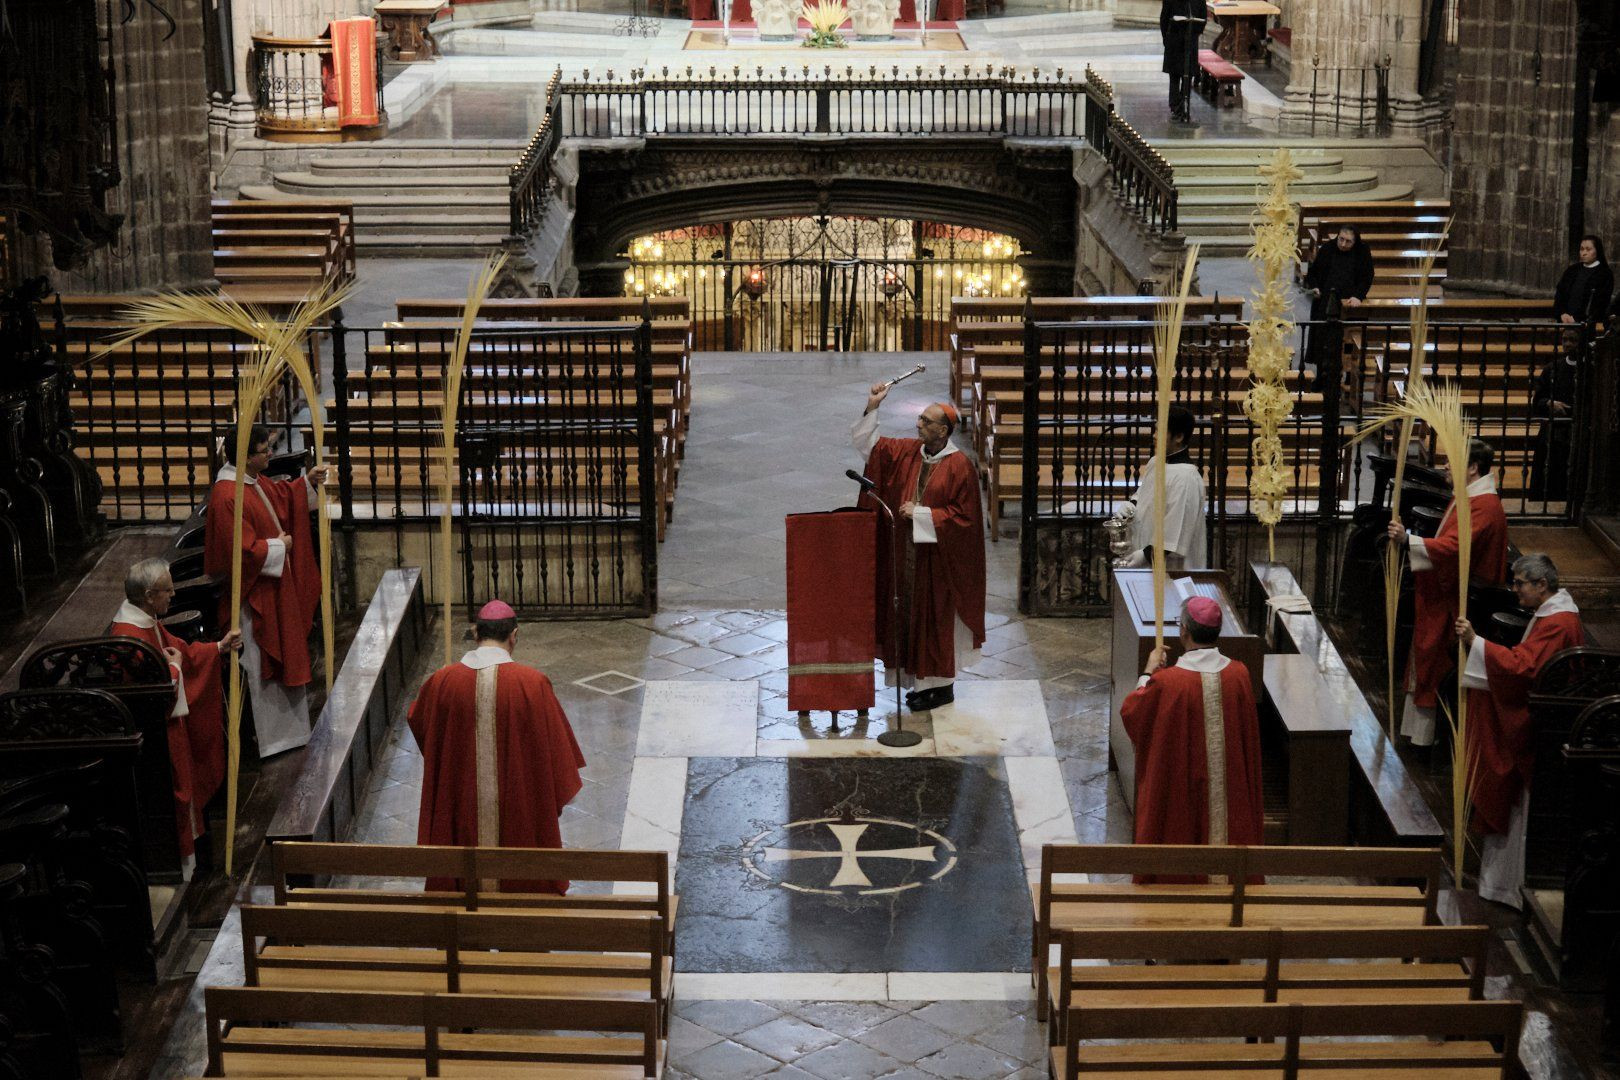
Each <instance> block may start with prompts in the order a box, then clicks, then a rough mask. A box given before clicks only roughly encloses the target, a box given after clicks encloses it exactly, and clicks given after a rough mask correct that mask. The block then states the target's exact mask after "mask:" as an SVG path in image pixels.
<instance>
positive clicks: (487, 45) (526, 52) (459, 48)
mask: <svg viewBox="0 0 1620 1080" xmlns="http://www.w3.org/2000/svg"><path fill="white" fill-rule="evenodd" d="M648 40H649V39H647V38H623V37H612V36H608V35H600V34H558V33H541V32H537V31H534V30H497V29H494V28H480V29H476V30H463V31H460V32H459V33H455V34H452V35H450V36H449V37H448V39H446V40H445V41H444V42H443V43H442V45H441V46H440V47H441V48H442V49H443V50H444V52H445V54H446V55H448V56H456V57H473V56H544V57H546V58H547V59H548V60H550V59H558V58H575V57H577V58H582V59H594V58H597V57H600V58H602V59H603V60H607V61H611V60H613V59H620V58H626V57H631V56H636V57H640V56H645V55H646V53H647V42H648ZM550 66H551V65H550V64H548V65H547V67H548V69H549V68H550Z"/></svg>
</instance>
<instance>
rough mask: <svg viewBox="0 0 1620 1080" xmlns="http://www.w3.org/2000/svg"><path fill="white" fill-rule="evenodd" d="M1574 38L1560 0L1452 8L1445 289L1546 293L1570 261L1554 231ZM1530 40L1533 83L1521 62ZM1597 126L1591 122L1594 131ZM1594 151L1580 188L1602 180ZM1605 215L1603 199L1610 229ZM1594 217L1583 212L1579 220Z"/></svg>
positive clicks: (1565, 0)
mask: <svg viewBox="0 0 1620 1080" xmlns="http://www.w3.org/2000/svg"><path fill="white" fill-rule="evenodd" d="M1538 14H1539V16H1540V21H1539V23H1538V21H1537V19H1536V16H1537V15H1538ZM1574 42H1575V32H1574V4H1573V2H1572V0H1473V2H1472V3H1469V4H1465V5H1464V6H1463V9H1462V19H1461V25H1460V26H1459V32H1458V49H1459V52H1460V56H1459V58H1458V69H1459V74H1458V78H1457V101H1456V105H1455V125H1454V134H1453V137H1452V152H1451V157H1452V162H1453V165H1452V181H1451V201H1452V210H1453V212H1454V213H1455V214H1456V217H1457V221H1456V224H1455V226H1454V227H1453V229H1452V233H1451V245H1450V252H1449V256H1448V263H1447V280H1446V290H1447V292H1451V291H1452V290H1453V289H1462V288H1472V289H1480V290H1485V291H1490V292H1504V291H1505V292H1517V293H1524V294H1527V295H1535V296H1551V295H1552V290H1553V287H1554V285H1556V284H1557V282H1558V275H1559V274H1560V273H1561V272H1562V271H1563V269H1564V267H1565V266H1567V265H1568V264H1569V262H1570V261H1571V259H1572V253H1571V252H1570V251H1569V250H1568V248H1567V246H1566V244H1565V229H1566V223H1567V221H1568V210H1569V175H1570V174H1569V164H1570V116H1571V106H1572V102H1573V98H1574V71H1575V62H1574ZM1538 46H1539V49H1540V52H1541V78H1540V81H1539V82H1537V80H1536V73H1535V70H1534V61H1533V57H1534V54H1535V53H1536V51H1537V48H1538ZM1601 130H1602V129H1600V128H1599V127H1597V126H1596V125H1594V127H1593V133H1594V135H1595V136H1596V135H1597V134H1598V133H1599V132H1600V131H1601ZM1602 161H1603V157H1602V155H1601V154H1600V153H1599V152H1598V150H1597V147H1595V146H1594V152H1593V155H1592V163H1591V164H1592V170H1591V173H1590V176H1591V178H1592V181H1595V183H1591V184H1590V185H1589V190H1588V196H1589V198H1590V197H1591V196H1593V195H1597V194H1600V193H1601V191H1602V189H1603V182H1602V180H1601V179H1600V178H1601V176H1602V173H1601V163H1602ZM1612 183H1613V182H1612V181H1610V184H1611V185H1612ZM1610 195H1611V198H1612V195H1613V190H1612V187H1611V189H1610ZM1588 205H1589V206H1595V204H1594V203H1592V202H1590V201H1589V203H1588ZM1614 216H1615V211H1614V209H1613V207H1612V206H1611V207H1610V208H1609V209H1608V211H1607V217H1608V219H1609V220H1608V224H1609V226H1610V227H1611V228H1612V227H1613V225H1614V223H1615V221H1614ZM1601 224H1602V221H1601V220H1589V221H1588V226H1589V227H1594V226H1599V225H1601ZM1590 231H1597V230H1596V229H1595V228H1592V229H1591V230H1590ZM1611 235H1612V234H1611ZM1611 258H1612V256H1611Z"/></svg>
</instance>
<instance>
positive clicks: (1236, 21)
mask: <svg viewBox="0 0 1620 1080" xmlns="http://www.w3.org/2000/svg"><path fill="white" fill-rule="evenodd" d="M381 6H382V5H381V4H379V5H378V8H379V9H381ZM1281 11H1282V9H1281V8H1279V7H1277V5H1276V4H1270V3H1267V2H1266V0H1228V2H1227V3H1218V4H1211V5H1209V13H1210V14H1211V15H1213V16H1215V21H1216V22H1218V23H1220V24H1221V33H1220V36H1219V37H1217V38H1216V39H1215V51H1216V52H1217V53H1219V54H1220V56H1221V59H1222V60H1228V61H1231V62H1232V63H1234V64H1242V63H1247V62H1249V61H1251V60H1264V59H1265V56H1266V20H1267V19H1269V18H1270V17H1271V16H1273V15H1278V14H1281Z"/></svg>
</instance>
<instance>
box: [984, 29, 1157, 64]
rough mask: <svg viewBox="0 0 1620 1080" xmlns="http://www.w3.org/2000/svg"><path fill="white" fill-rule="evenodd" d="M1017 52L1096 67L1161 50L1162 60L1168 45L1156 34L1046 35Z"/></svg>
mask: <svg viewBox="0 0 1620 1080" xmlns="http://www.w3.org/2000/svg"><path fill="white" fill-rule="evenodd" d="M1009 44H1012V43H1011V42H1009ZM1017 48H1018V49H1019V51H1020V52H1022V53H1024V54H1025V55H1026V56H1032V55H1035V54H1037V53H1044V54H1051V55H1066V56H1077V57H1083V58H1085V59H1087V60H1090V61H1091V62H1092V65H1093V66H1095V65H1096V63H1097V60H1099V59H1101V60H1106V59H1108V58H1110V57H1115V56H1132V55H1146V54H1148V53H1151V52H1153V51H1154V50H1155V49H1158V50H1160V59H1161V60H1162V59H1163V48H1164V45H1163V43H1162V42H1161V41H1160V40H1159V34H1158V31H1156V30H1155V31H1148V30H1124V31H1119V32H1116V33H1112V34H1091V33H1078V34H1042V35H1040V36H1039V37H1033V38H1029V39H1025V40H1023V41H1020V42H1018V43H1017Z"/></svg>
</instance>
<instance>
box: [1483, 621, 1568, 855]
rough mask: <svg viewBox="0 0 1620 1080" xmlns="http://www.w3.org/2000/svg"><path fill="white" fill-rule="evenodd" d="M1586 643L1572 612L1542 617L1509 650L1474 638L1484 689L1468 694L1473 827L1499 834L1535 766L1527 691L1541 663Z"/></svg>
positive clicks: (1506, 828) (1542, 664)
mask: <svg viewBox="0 0 1620 1080" xmlns="http://www.w3.org/2000/svg"><path fill="white" fill-rule="evenodd" d="M1585 643H1586V632H1585V631H1584V630H1583V629H1582V628H1581V617H1580V615H1579V614H1578V613H1576V612H1573V611H1561V612H1558V613H1557V614H1553V615H1543V616H1540V617H1538V618H1536V619H1535V621H1534V622H1533V623H1532V624H1531V625H1530V626H1529V627H1527V628H1526V630H1525V635H1524V640H1523V641H1521V642H1519V644H1517V645H1515V646H1513V647H1512V648H1511V649H1510V648H1506V647H1504V646H1501V645H1497V644H1495V643H1494V642H1490V641H1486V640H1485V639H1484V638H1480V639H1478V644H1479V645H1480V646H1483V648H1484V650H1485V674H1486V681H1487V682H1488V683H1489V684H1490V689H1488V690H1469V691H1468V758H1469V768H1470V769H1471V770H1472V771H1473V774H1474V781H1473V783H1474V792H1473V803H1474V828H1475V829H1477V830H1479V831H1480V832H1482V833H1505V832H1507V831H1508V816H1509V814H1510V813H1511V812H1512V810H1513V804H1514V803H1515V802H1517V801H1518V799H1519V793H1520V792H1521V791H1523V790H1524V789H1525V787H1526V786H1527V785H1528V784H1529V783H1530V773H1531V770H1532V769H1533V768H1534V767H1535V758H1536V752H1535V743H1534V741H1533V736H1534V734H1535V732H1534V730H1533V729H1532V727H1531V724H1530V705H1529V698H1530V690H1531V688H1532V687H1533V686H1535V683H1536V677H1537V676H1538V675H1540V674H1541V669H1542V668H1543V667H1545V666H1546V664H1547V661H1549V660H1551V659H1552V658H1553V657H1554V656H1556V655H1558V654H1559V653H1560V652H1562V651H1563V650H1565V649H1573V648H1575V647H1576V646H1577V645H1584V644H1585Z"/></svg>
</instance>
